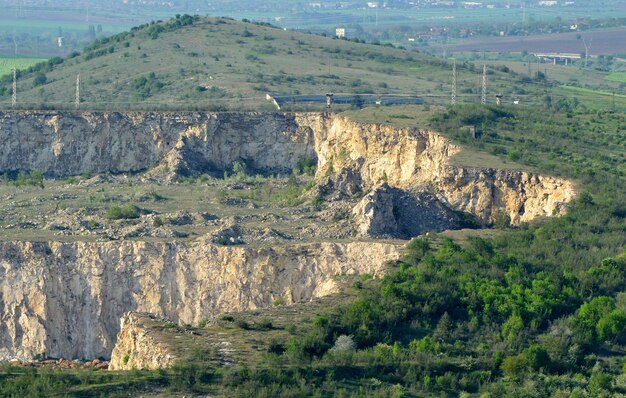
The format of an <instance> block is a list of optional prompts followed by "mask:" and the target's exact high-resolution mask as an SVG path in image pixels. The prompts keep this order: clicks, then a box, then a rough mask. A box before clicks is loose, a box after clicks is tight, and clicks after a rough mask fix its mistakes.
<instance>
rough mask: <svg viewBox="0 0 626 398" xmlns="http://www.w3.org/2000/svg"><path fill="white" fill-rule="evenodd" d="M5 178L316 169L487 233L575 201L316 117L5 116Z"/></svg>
mask: <svg viewBox="0 0 626 398" xmlns="http://www.w3.org/2000/svg"><path fill="white" fill-rule="evenodd" d="M0 139H1V140H2V142H3V145H2V147H0V171H7V170H40V171H43V172H44V173H46V175H49V176H57V177H62V176H67V175H72V174H80V173H82V172H85V171H90V172H106V171H110V172H126V171H137V170H147V169H150V168H153V167H157V166H158V167H157V168H160V169H162V170H164V171H167V172H175V173H179V174H188V173H191V172H196V171H202V172H214V173H217V174H219V175H222V174H223V171H224V170H225V169H228V168H230V167H231V166H232V165H233V163H234V162H242V163H245V165H246V166H247V167H248V168H249V169H250V170H253V171H258V172H265V173H287V172H290V171H291V170H292V169H293V167H294V166H295V165H296V164H297V162H298V161H299V160H301V159H305V158H308V159H317V165H318V167H317V178H318V180H321V179H323V178H324V177H325V176H328V175H331V183H332V190H333V191H341V192H344V193H345V194H346V195H348V196H350V195H355V194H357V193H367V192H369V190H371V189H372V188H373V187H375V186H377V185H379V184H380V183H382V182H383V181H387V182H388V183H389V185H390V186H393V187H398V188H402V189H405V190H409V191H423V190H428V191H429V192H431V193H433V194H434V195H437V196H438V197H439V198H440V200H441V201H442V202H443V203H446V204H447V205H448V206H449V207H450V208H452V209H454V210H459V211H463V212H467V213H470V214H472V215H474V216H476V217H477V218H478V219H479V220H480V221H482V222H483V223H489V222H492V221H493V220H494V219H495V217H496V215H498V214H499V213H505V214H507V215H508V216H509V217H510V219H511V221H512V223H514V224H517V223H520V222H524V221H529V220H532V219H534V218H536V217H541V216H552V215H560V214H562V212H563V210H564V205H565V204H566V203H567V202H568V201H570V200H571V199H572V198H573V197H574V196H575V190H574V187H573V185H572V183H570V182H569V181H565V180H562V179H558V178H553V177H547V176H541V175H538V174H534V173H528V172H521V171H510V170H495V169H474V168H464V167H458V166H454V165H452V164H451V162H450V159H451V157H453V156H454V155H455V154H457V153H458V152H459V151H460V148H459V147H457V146H456V145H454V144H452V143H451V142H450V141H449V140H448V139H446V138H445V137H443V136H442V135H440V134H438V133H436V132H433V131H428V130H422V129H419V128H417V127H416V128H396V127H392V126H384V125H380V124H366V123H357V122H354V121H352V120H350V119H347V118H345V117H343V116H341V115H328V114H320V113H289V114H288V113H192V112H188V113H162V112H161V113H159V112H143V113H142V112H128V113H119V112H76V113H72V112H4V113H2V112H0Z"/></svg>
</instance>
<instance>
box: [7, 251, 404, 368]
mask: <svg viewBox="0 0 626 398" xmlns="http://www.w3.org/2000/svg"><path fill="white" fill-rule="evenodd" d="M400 251H401V244H400V243H385V242H354V243H311V244H295V245H287V246H276V247H263V248H258V247H251V246H238V247H233V246H217V245H213V244H211V243H210V242H208V241H206V240H204V239H199V240H197V241H195V242H193V243H191V244H185V243H165V242H160V243H159V242H155V243H149V242H137V241H134V242H132V241H123V242H105V243H93V242H76V243H58V242H49V243H37V242H0V276H1V277H0V292H1V298H2V300H0V316H1V317H2V328H1V329H0V360H8V359H12V358H17V359H21V360H29V359H32V358H34V357H38V356H45V357H53V358H61V357H62V358H78V359H80V358H86V359H91V358H98V357H103V358H109V357H110V355H111V351H112V350H113V346H114V344H115V339H116V336H117V333H118V332H119V328H120V317H122V315H123V314H124V313H126V312H128V311H138V312H149V313H152V314H154V315H155V316H158V317H163V318H167V319H170V320H172V321H173V322H177V323H179V322H180V323H190V324H194V325H195V324H197V323H198V322H199V321H201V320H204V319H208V318H211V317H213V316H215V315H217V314H219V313H222V312H240V311H245V310H253V309H257V308H263V307H269V306H271V305H272V303H273V302H274V301H276V300H280V301H281V302H283V303H285V304H290V303H294V302H300V301H306V300H310V299H312V298H315V297H321V296H326V295H328V294H332V293H336V292H337V290H338V283H337V279H336V278H337V276H339V275H344V274H365V273H368V274H372V275H381V274H382V273H383V272H384V270H385V268H386V264H387V262H388V261H390V260H394V259H397V258H398V256H399V255H400Z"/></svg>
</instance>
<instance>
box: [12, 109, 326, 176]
mask: <svg viewBox="0 0 626 398" xmlns="http://www.w3.org/2000/svg"><path fill="white" fill-rule="evenodd" d="M311 117H312V118H313V119H315V118H319V117H321V116H319V115H318V116H311ZM0 139H1V140H2V142H3V145H2V147H1V148H0V170H2V171H7V170H39V171H42V172H44V173H45V174H46V175H47V176H54V177H64V176H68V175H78V174H81V173H83V172H86V171H89V172H93V173H103V172H107V171H110V172H113V173H116V172H127V171H140V170H147V169H150V168H152V167H154V166H156V165H158V164H159V163H162V165H163V166H164V167H165V168H167V169H168V170H170V171H173V172H179V173H182V174H185V173H189V172H191V171H209V172H210V171H221V170H223V169H224V168H227V167H230V166H231V165H232V164H233V163H234V162H236V161H241V162H244V163H246V165H247V166H248V167H249V168H250V169H252V170H258V171H262V172H267V173H279V172H282V173H284V172H290V171H291V170H292V168H293V166H294V165H295V164H296V162H297V161H298V159H300V158H305V157H312V156H314V152H313V141H314V140H313V133H312V130H311V129H310V128H309V127H308V126H306V125H304V126H303V125H300V124H298V122H297V120H296V118H295V117H294V116H293V115H284V114H279V113H193V112H177V113H163V112H127V113H119V112H54V111H51V112H44V111H33V112H0Z"/></svg>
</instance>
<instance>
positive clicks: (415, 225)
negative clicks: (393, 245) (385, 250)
mask: <svg viewBox="0 0 626 398" xmlns="http://www.w3.org/2000/svg"><path fill="white" fill-rule="evenodd" d="M352 213H353V214H354V216H355V220H356V223H357V229H358V232H359V234H360V235H362V236H372V237H376V238H386V237H400V238H403V239H410V238H411V237H414V236H418V235H421V234H423V233H425V232H439V231H443V230H446V229H458V228H459V227H461V226H463V223H462V220H461V219H460V217H459V215H458V214H457V213H455V212H453V211H451V210H450V209H448V208H447V207H446V206H444V205H443V204H442V203H441V202H440V201H439V200H438V199H437V198H436V197H435V196H434V195H433V194H431V193H430V192H427V191H420V192H408V191H403V190H401V189H399V188H393V187H390V186H389V185H388V184H387V183H383V184H382V185H380V186H378V187H376V188H374V189H373V190H372V191H371V192H370V193H369V194H367V195H366V196H365V197H364V198H363V199H361V201H360V202H359V203H358V204H357V205H356V206H355V207H354V209H353V211H352Z"/></svg>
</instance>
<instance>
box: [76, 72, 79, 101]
mask: <svg viewBox="0 0 626 398" xmlns="http://www.w3.org/2000/svg"><path fill="white" fill-rule="evenodd" d="M79 106H80V74H78V75H76V109H78V107H79Z"/></svg>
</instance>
